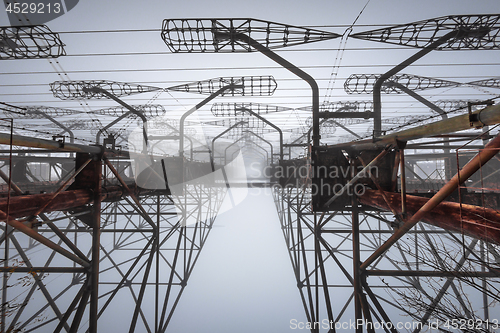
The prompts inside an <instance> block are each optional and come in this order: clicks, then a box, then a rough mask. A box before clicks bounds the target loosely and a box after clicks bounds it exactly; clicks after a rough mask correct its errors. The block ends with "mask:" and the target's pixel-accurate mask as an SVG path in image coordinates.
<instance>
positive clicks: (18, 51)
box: [0, 25, 66, 60]
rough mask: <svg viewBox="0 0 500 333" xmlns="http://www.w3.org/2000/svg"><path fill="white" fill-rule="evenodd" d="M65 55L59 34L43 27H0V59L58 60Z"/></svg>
mask: <svg viewBox="0 0 500 333" xmlns="http://www.w3.org/2000/svg"><path fill="white" fill-rule="evenodd" d="M63 55H66V52H65V51H64V44H63V42H62V41H61V39H60V38H59V34H57V33H54V32H52V31H50V29H49V28H48V27H47V26H45V25H35V26H17V27H0V59H2V60H8V59H39V58H58V57H60V56H63Z"/></svg>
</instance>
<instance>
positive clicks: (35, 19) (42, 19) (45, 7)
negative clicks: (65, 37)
mask: <svg viewBox="0 0 500 333" xmlns="http://www.w3.org/2000/svg"><path fill="white" fill-rule="evenodd" d="M78 2H79V0H4V4H5V12H6V13H7V17H8V18H9V22H10V25H11V26H13V27H14V26H28V25H41V24H45V23H47V22H49V21H52V20H53V19H55V18H58V17H59V16H62V15H64V14H66V13H67V12H69V11H70V10H71V9H73V8H74V7H75V6H76V5H77V4H78Z"/></svg>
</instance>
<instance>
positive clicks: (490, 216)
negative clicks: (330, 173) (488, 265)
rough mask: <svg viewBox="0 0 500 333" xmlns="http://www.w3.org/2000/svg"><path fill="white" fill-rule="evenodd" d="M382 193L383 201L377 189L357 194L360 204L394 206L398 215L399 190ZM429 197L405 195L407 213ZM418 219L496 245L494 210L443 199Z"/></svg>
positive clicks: (497, 214) (498, 214)
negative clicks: (397, 191)
mask: <svg viewBox="0 0 500 333" xmlns="http://www.w3.org/2000/svg"><path fill="white" fill-rule="evenodd" d="M385 196H386V199H387V200H388V201H389V203H387V202H386V201H385V200H384V198H383V196H382V195H381V194H380V193H379V192H378V191H375V190H366V191H365V193H364V194H363V195H362V196H360V198H359V201H360V202H361V203H363V204H364V205H367V206H370V207H375V208H379V209H382V210H386V211H389V210H391V208H392V209H396V212H397V213H399V214H401V213H402V211H401V195H400V194H399V193H393V192H385ZM429 200H430V199H428V198H423V197H418V196H414V195H408V194H407V195H406V209H407V213H408V214H409V215H410V216H411V215H414V214H415V213H416V212H417V211H418V210H419V209H420V208H421V207H422V206H424V205H425V204H427V203H428V202H429ZM422 222H426V223H429V224H432V225H435V226H437V227H440V228H443V229H446V230H450V231H458V232H463V233H465V234H467V235H469V236H471V237H474V238H477V239H482V240H485V241H488V242H494V243H497V244H500V211H498V210H495V209H491V208H485V207H479V206H474V205H466V204H462V205H460V203H458V202H450V201H443V202H441V203H440V204H438V205H437V206H436V207H435V208H434V209H433V210H432V211H430V212H428V213H427V214H426V215H424V217H423V218H422Z"/></svg>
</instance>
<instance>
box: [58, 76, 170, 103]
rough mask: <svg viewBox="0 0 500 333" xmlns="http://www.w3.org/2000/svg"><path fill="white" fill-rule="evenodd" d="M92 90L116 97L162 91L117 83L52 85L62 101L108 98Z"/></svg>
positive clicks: (82, 82)
mask: <svg viewBox="0 0 500 333" xmlns="http://www.w3.org/2000/svg"><path fill="white" fill-rule="evenodd" d="M91 88H101V89H104V90H107V91H109V92H110V93H111V94H113V95H114V96H116V97H122V96H129V95H134V94H141V93H145V92H152V91H158V90H161V88H158V87H151V86H145V85H139V84H132V83H125V82H115V81H104V80H100V81H55V82H53V83H51V84H50V91H52V94H53V95H54V97H56V98H60V99H62V100H79V99H91V98H107V96H106V95H105V94H103V93H102V92H97V91H92V90H90V89H91Z"/></svg>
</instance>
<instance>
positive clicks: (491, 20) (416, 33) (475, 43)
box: [350, 14, 500, 50]
mask: <svg viewBox="0 0 500 333" xmlns="http://www.w3.org/2000/svg"><path fill="white" fill-rule="evenodd" d="M499 20H500V15H498V14H491V15H450V16H442V17H437V18H433V19H428V20H422V21H417V22H412V23H408V24H401V25H394V26H391V27H387V28H382V29H375V30H370V31H365V32H360V33H355V34H352V35H350V37H353V38H358V39H364V40H373V41H377V42H382V43H389V44H396V45H404V46H411V47H416V48H425V47H428V46H429V45H431V44H433V43H434V42H436V41H437V40H438V39H439V38H441V37H442V36H444V35H445V34H447V33H450V32H454V35H453V36H452V37H451V38H450V39H449V40H448V41H446V42H444V43H443V44H442V45H440V46H438V47H437V48H436V49H438V50H464V49H465V50H479V49H483V50H484V49H486V50H494V49H495V50H496V49H498V48H499V46H500V43H499V40H498V38H499V31H500V22H499Z"/></svg>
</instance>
